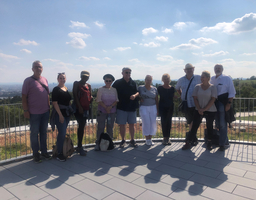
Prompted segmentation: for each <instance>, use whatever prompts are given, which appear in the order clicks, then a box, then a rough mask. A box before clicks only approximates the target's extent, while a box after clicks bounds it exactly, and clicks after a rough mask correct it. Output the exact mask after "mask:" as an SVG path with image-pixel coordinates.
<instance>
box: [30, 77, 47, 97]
mask: <svg viewBox="0 0 256 200" xmlns="http://www.w3.org/2000/svg"><path fill="white" fill-rule="evenodd" d="M31 78H33V79H34V80H36V81H37V82H38V83H40V84H41V86H42V87H43V88H44V89H45V90H46V91H47V92H48V93H49V90H48V87H47V86H46V85H45V84H43V83H42V82H41V81H39V80H38V79H36V78H35V77H34V76H31Z"/></svg>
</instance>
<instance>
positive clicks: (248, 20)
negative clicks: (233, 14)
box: [200, 13, 256, 34]
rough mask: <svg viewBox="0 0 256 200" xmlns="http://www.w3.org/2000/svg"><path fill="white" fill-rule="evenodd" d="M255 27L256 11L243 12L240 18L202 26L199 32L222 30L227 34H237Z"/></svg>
mask: <svg viewBox="0 0 256 200" xmlns="http://www.w3.org/2000/svg"><path fill="white" fill-rule="evenodd" d="M255 29H256V13H249V14H245V15H244V16H243V17H241V18H236V19H235V20H234V21H232V22H221V23H217V24H216V25H215V26H212V27H207V26H206V27H203V28H202V29H201V30H200V31H201V32H209V31H222V32H224V33H227V34H238V33H242V32H246V31H252V30H255Z"/></svg>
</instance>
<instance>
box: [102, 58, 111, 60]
mask: <svg viewBox="0 0 256 200" xmlns="http://www.w3.org/2000/svg"><path fill="white" fill-rule="evenodd" d="M103 59H104V60H111V58H109V57H105V58H103Z"/></svg>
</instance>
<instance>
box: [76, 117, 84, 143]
mask: <svg viewBox="0 0 256 200" xmlns="http://www.w3.org/2000/svg"><path fill="white" fill-rule="evenodd" d="M75 117H76V120H77V123H78V130H77V140H78V142H77V147H78V148H81V147H82V141H83V136H84V128H85V124H86V119H85V118H84V117H83V115H82V114H80V113H76V114H75Z"/></svg>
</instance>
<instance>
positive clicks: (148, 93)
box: [139, 85, 158, 106]
mask: <svg viewBox="0 0 256 200" xmlns="http://www.w3.org/2000/svg"><path fill="white" fill-rule="evenodd" d="M139 93H140V97H141V98H142V99H143V101H141V102H140V105H141V106H153V105H156V96H157V95H158V92H157V89H156V87H151V88H150V90H147V88H146V87H145V85H141V86H139Z"/></svg>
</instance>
